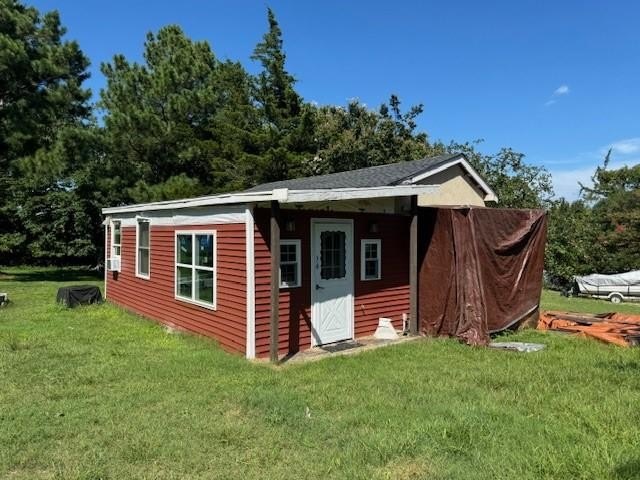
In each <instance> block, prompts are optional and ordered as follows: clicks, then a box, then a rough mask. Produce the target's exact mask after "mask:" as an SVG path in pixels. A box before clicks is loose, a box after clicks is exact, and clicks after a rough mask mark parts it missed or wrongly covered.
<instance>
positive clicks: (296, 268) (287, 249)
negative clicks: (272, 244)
mask: <svg viewBox="0 0 640 480" xmlns="http://www.w3.org/2000/svg"><path fill="white" fill-rule="evenodd" d="M299 286H300V240H280V288H293V287H299Z"/></svg>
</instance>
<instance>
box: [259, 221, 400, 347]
mask: <svg viewBox="0 0 640 480" xmlns="http://www.w3.org/2000/svg"><path fill="white" fill-rule="evenodd" d="M323 217H325V218H350V219H353V220H354V308H355V312H354V322H355V336H356V337H362V336H366V335H371V334H373V333H374V332H375V330H376V327H377V326H378V319H379V318H380V317H389V318H391V319H392V320H393V322H394V325H395V327H396V328H401V327H402V314H403V313H406V314H408V313H409V222H410V219H409V217H405V216H400V215H389V214H370V213H366V214H365V213H337V212H317V211H316V212H314V211H307V210H300V211H297V210H282V226H283V227H282V231H281V237H282V239H300V240H301V252H300V253H301V258H302V269H301V270H302V279H301V280H302V282H301V284H302V285H301V286H300V287H297V288H288V289H285V288H283V289H280V310H279V313H280V323H279V327H280V330H279V336H278V343H279V351H280V353H283V354H285V353H293V352H297V351H299V350H301V349H305V348H308V347H310V346H311V329H310V327H311V285H310V284H311V265H310V258H311V251H310V247H311V245H310V243H311V242H310V239H311V219H312V218H323ZM255 219H256V232H255V272H256V280H255V283H256V356H258V357H264V356H267V355H268V354H269V319H270V297H269V294H270V282H271V271H270V253H269V236H270V235H269V210H267V209H256V211H255ZM286 220H293V221H294V222H295V232H286V231H285V228H284V225H285V223H286ZM372 221H375V222H377V224H378V233H375V234H374V233H368V227H369V224H370V223H371V222H372ZM364 238H379V239H381V240H382V278H381V279H380V280H372V281H361V280H360V240H362V239H364Z"/></svg>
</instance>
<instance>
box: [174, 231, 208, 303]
mask: <svg viewBox="0 0 640 480" xmlns="http://www.w3.org/2000/svg"><path fill="white" fill-rule="evenodd" d="M176 298H177V299H179V300H184V301H186V302H191V303H195V304H197V305H201V306H203V307H207V308H212V309H215V308H216V232H215V231H208V232H199V231H193V232H190V231H182V232H176Z"/></svg>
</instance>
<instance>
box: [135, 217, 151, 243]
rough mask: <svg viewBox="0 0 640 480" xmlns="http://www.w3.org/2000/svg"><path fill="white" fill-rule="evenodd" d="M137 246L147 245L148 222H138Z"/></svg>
mask: <svg viewBox="0 0 640 480" xmlns="http://www.w3.org/2000/svg"><path fill="white" fill-rule="evenodd" d="M138 246H139V247H148V246H149V222H138Z"/></svg>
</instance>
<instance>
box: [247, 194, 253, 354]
mask: <svg viewBox="0 0 640 480" xmlns="http://www.w3.org/2000/svg"><path fill="white" fill-rule="evenodd" d="M245 244H246V247H245V253H246V269H247V312H246V313H247V330H246V336H247V338H246V349H245V356H246V357H247V358H249V359H253V358H256V280H255V274H256V270H255V268H256V267H255V263H256V259H255V220H254V218H253V207H252V206H251V205H249V206H247V208H246V209H245Z"/></svg>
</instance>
